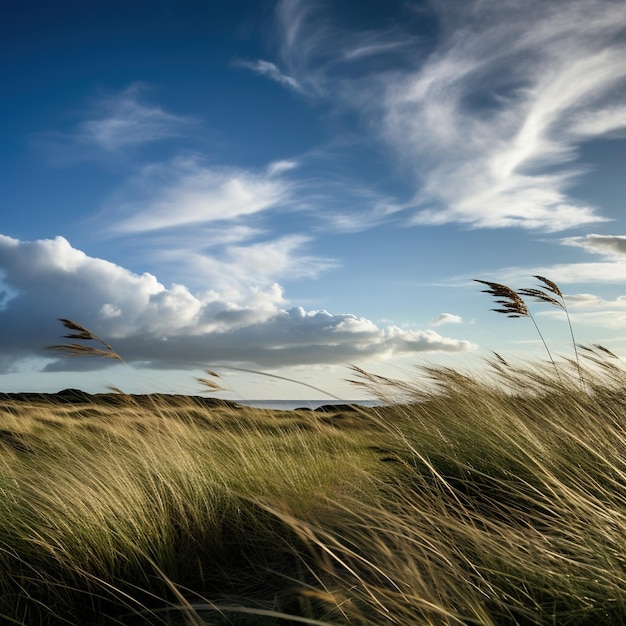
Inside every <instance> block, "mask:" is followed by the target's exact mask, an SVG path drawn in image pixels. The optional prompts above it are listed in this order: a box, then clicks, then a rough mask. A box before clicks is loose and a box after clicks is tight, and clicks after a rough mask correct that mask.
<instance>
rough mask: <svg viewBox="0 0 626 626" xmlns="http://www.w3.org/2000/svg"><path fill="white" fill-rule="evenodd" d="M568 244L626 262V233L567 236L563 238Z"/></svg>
mask: <svg viewBox="0 0 626 626" xmlns="http://www.w3.org/2000/svg"><path fill="white" fill-rule="evenodd" d="M561 243H563V244H564V245H566V246H576V247H579V248H583V249H584V250H586V251H587V252H594V253H596V254H602V255H605V256H611V257H615V258H616V259H621V260H622V261H625V262H626V235H594V234H590V235H585V236H584V237H566V238H564V239H562V240H561Z"/></svg>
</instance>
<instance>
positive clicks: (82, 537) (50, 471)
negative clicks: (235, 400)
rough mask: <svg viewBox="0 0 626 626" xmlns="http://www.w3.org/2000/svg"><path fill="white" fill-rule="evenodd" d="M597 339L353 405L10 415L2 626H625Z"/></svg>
mask: <svg viewBox="0 0 626 626" xmlns="http://www.w3.org/2000/svg"><path fill="white" fill-rule="evenodd" d="M546 284H547V283H546ZM493 285H496V284H495V283H494V284H493ZM548 287H549V285H548ZM494 289H495V287H494ZM515 293H516V292H513V294H515ZM552 293H554V294H555V295H556V296H558V294H556V292H552ZM527 295H531V296H532V295H533V294H527ZM535 295H536V294H535ZM509 296H512V294H510V293H509V294H508V296H507V297H509ZM550 297H551V296H550ZM563 304H564V301H563ZM524 306H525V305H524ZM507 310H508V309H507ZM83 331H84V332H87V333H89V331H87V330H86V329H82V327H80V328H79V329H76V328H74V329H73V333H72V334H75V333H82V332H83ZM79 339H86V340H89V341H91V340H93V339H94V337H93V336H89V337H80V338H79ZM95 340H96V341H97V342H100V343H99V344H98V345H100V346H102V345H105V344H103V343H102V340H100V339H99V338H95ZM109 348H110V346H108V347H106V348H105V349H106V350H109ZM579 348H580V356H581V358H580V359H579V358H578V353H577V354H576V358H575V359H570V360H569V361H568V360H565V361H563V362H559V365H558V366H557V365H556V363H555V362H554V361H553V362H552V363H547V364H546V363H530V364H527V365H513V364H510V363H508V362H507V361H506V360H505V359H504V358H502V357H501V356H499V355H496V357H495V358H494V359H493V361H492V362H491V363H490V369H489V370H488V372H487V373H486V374H483V375H482V376H481V377H478V376H475V375H469V374H465V373H463V372H459V371H457V370H454V369H449V368H436V367H434V368H424V369H423V371H422V376H421V377H420V378H418V379H416V381H414V382H399V381H394V380H390V379H386V378H382V377H378V376H374V375H371V374H368V373H367V372H365V371H363V370H360V369H358V368H354V376H355V380H354V381H353V382H355V384H357V385H362V386H365V387H366V388H367V389H368V390H369V391H370V392H372V393H376V394H378V396H379V397H380V398H381V399H384V400H385V401H386V402H387V403H388V404H387V405H386V406H381V407H378V408H376V409H359V410H356V411H354V410H353V411H348V410H346V409H342V410H341V411H339V412H337V413H315V412H310V411H309V412H304V411H302V412H297V411H296V412H277V411H262V410H256V409H243V408H237V407H233V406H227V405H224V406H218V405H215V406H213V407H203V406H201V405H199V404H197V403H194V402H192V401H191V400H188V401H184V400H180V398H178V399H174V398H171V399H168V398H166V397H157V396H155V397H154V399H153V402H146V401H145V399H144V400H143V401H142V402H138V401H137V399H136V398H134V397H132V396H123V395H119V396H117V397H116V402H111V403H108V404H107V403H96V402H91V403H84V404H72V405H68V404H52V403H46V402H44V401H43V400H39V401H35V400H33V401H32V402H30V403H28V402H16V403H12V402H5V403H4V404H3V405H2V407H1V413H0V623H7V624H50V625H52V624H95V625H98V624H176V625H178V624H205V625H217V626H221V625H226V624H236V625H237V624H238V625H252V624H260V625H264V624H266V625H270V624H271V625H281V624H311V625H314V624H316V625H318V626H320V625H321V626H324V625H340V624H351V625H359V626H377V625H383V624H397V625H401V626H405V625H407V624H411V625H412V624H416V625H422V624H423V625H433V626H434V625H448V624H449V625H460V624H480V625H485V626H487V625H494V626H495V625H502V624H511V625H513V624H522V625H526V624H528V625H530V624H541V625H543V624H545V625H550V624H559V625H561V624H573V625H587V624H588V625H596V624H620V623H626V375H624V372H623V369H622V367H621V363H620V361H619V360H618V359H617V358H616V357H615V355H613V354H612V353H611V352H610V351H609V350H607V349H606V348H604V347H602V346H591V347H582V346H579ZM98 349H102V348H101V347H99V348H98ZM111 350H112V349H111ZM209 375H210V377H211V378H210V379H208V380H209V381H210V382H211V383H213V382H214V381H213V379H214V378H219V377H217V376H216V375H215V374H214V373H212V372H209ZM583 381H584V384H581V382H583ZM216 384H218V383H216Z"/></svg>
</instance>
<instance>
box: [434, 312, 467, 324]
mask: <svg viewBox="0 0 626 626" xmlns="http://www.w3.org/2000/svg"><path fill="white" fill-rule="evenodd" d="M462 321H463V319H462V318H461V317H460V316H459V315H454V314H453V313H440V314H439V315H437V317H436V318H435V319H434V320H433V321H432V324H433V326H441V324H460V323H461V322H462Z"/></svg>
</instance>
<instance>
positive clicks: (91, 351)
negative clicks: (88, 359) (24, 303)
mask: <svg viewBox="0 0 626 626" xmlns="http://www.w3.org/2000/svg"><path fill="white" fill-rule="evenodd" d="M59 321H60V322H61V324H63V326H65V328H67V329H69V330H71V331H73V332H71V333H68V334H67V335H63V337H65V338H66V339H80V340H83V341H93V342H95V343H96V344H99V345H100V346H102V347H95V346H91V345H84V344H81V343H69V344H58V345H54V346H48V350H58V351H60V352H63V353H64V354H65V356H72V357H75V356H102V357H105V358H108V359H116V360H118V361H121V360H122V357H121V356H120V355H119V354H118V353H117V352H116V351H115V350H114V349H113V347H112V346H111V345H109V344H108V343H107V342H106V341H104V339H101V338H100V337H98V335H95V334H94V333H92V332H91V331H90V330H89V329H88V328H85V327H84V326H81V325H80V324H77V323H76V322H73V321H72V320H69V319H66V318H62V317H60V318H59Z"/></svg>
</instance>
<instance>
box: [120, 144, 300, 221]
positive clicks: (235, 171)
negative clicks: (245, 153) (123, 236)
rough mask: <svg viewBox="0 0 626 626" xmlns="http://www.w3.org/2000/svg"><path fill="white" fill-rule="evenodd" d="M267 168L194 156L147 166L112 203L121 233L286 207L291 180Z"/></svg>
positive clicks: (239, 216)
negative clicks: (219, 163)
mask: <svg viewBox="0 0 626 626" xmlns="http://www.w3.org/2000/svg"><path fill="white" fill-rule="evenodd" d="M287 169H289V168H288V167H286V166H282V167H281V166H276V165H275V166H274V169H273V170H272V169H270V171H269V172H254V171H251V170H245V169H243V168H237V167H225V166H209V165H206V164H204V163H203V162H202V161H201V160H200V159H198V158H196V157H193V156H185V157H176V158H174V159H172V160H171V161H168V162H165V163H157V164H152V165H147V166H144V167H143V168H142V169H141V172H140V173H139V174H138V175H136V176H135V177H133V179H132V180H131V181H130V182H129V183H128V184H127V185H126V187H125V188H124V190H123V191H122V192H120V193H119V194H118V196H117V197H116V198H115V199H114V200H113V201H112V202H111V204H112V205H114V209H115V212H116V213H117V216H118V219H117V220H116V222H115V223H114V225H113V226H112V227H111V230H112V231H113V232H117V233H147V232H150V231H158V230H163V229H169V228H174V227H180V226H188V225H193V224H207V223H212V222H224V221H233V220H236V219H237V218H241V217H243V216H251V215H254V214H256V213H261V212H263V211H267V210H269V209H272V208H277V207H279V206H283V205H284V204H285V202H287V201H288V200H289V198H290V192H289V183H288V182H287V181H286V180H285V179H283V178H281V177H280V176H279V174H280V172H281V171H286V170H287Z"/></svg>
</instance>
